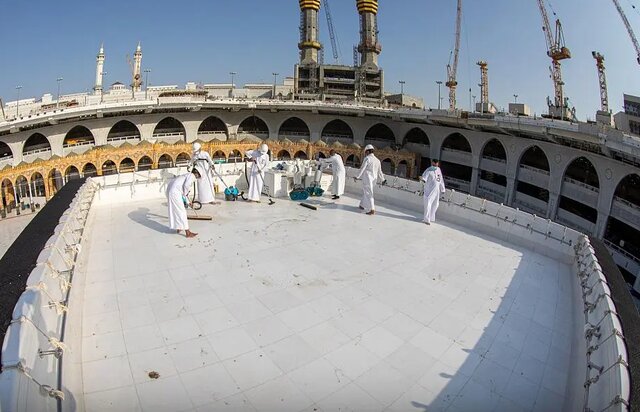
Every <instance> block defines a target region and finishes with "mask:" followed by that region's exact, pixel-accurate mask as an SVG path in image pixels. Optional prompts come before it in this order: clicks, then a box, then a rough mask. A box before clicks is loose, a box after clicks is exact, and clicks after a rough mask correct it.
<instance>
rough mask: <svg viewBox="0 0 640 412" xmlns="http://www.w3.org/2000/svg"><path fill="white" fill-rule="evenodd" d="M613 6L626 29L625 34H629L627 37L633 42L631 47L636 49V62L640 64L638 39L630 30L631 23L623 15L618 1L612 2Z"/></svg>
mask: <svg viewBox="0 0 640 412" xmlns="http://www.w3.org/2000/svg"><path fill="white" fill-rule="evenodd" d="M613 4H615V6H616V9H618V13H619V14H620V18H621V19H622V22H623V23H624V26H625V27H626V28H627V32H628V33H629V37H631V41H632V42H633V47H634V48H635V49H636V61H637V62H638V64H640V44H638V39H637V38H636V35H635V33H634V32H633V29H632V28H631V23H629V19H627V15H626V14H624V10H622V7H620V2H619V1H618V0H613Z"/></svg>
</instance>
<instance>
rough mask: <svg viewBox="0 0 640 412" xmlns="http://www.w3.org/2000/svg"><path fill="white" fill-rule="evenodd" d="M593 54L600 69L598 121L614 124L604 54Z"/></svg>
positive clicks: (609, 124) (608, 124)
mask: <svg viewBox="0 0 640 412" xmlns="http://www.w3.org/2000/svg"><path fill="white" fill-rule="evenodd" d="M591 55H592V56H593V58H594V59H595V60H596V67H597V69H598V82H599V85H600V110H598V111H597V112H596V122H597V123H599V124H605V125H607V126H611V125H613V117H612V116H611V111H610V110H609V93H608V91H607V77H606V75H605V67H604V56H603V55H602V54H600V53H598V52H595V51H592V52H591Z"/></svg>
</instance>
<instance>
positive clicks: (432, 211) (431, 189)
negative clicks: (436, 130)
mask: <svg viewBox="0 0 640 412" xmlns="http://www.w3.org/2000/svg"><path fill="white" fill-rule="evenodd" d="M439 164H440V162H439V161H438V159H433V160H432V161H431V167H429V168H427V169H426V170H425V171H424V173H423V174H422V176H421V177H420V180H422V181H423V182H424V195H423V199H424V217H423V219H422V221H423V222H424V223H426V224H427V225H430V224H431V222H435V221H436V211H437V210H438V206H439V205H440V194H441V193H444V192H445V187H444V177H443V176H442V171H441V170H440V167H439Z"/></svg>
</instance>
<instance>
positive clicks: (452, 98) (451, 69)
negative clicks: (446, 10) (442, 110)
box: [445, 0, 462, 111]
mask: <svg viewBox="0 0 640 412" xmlns="http://www.w3.org/2000/svg"><path fill="white" fill-rule="evenodd" d="M461 26H462V0H458V8H457V13H456V44H455V48H454V49H453V66H451V65H450V64H447V82H446V83H445V84H446V86H447V87H448V88H449V110H451V111H454V110H456V87H458V80H457V74H458V55H459V54H460V31H461Z"/></svg>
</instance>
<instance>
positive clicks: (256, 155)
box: [247, 150, 269, 202]
mask: <svg viewBox="0 0 640 412" xmlns="http://www.w3.org/2000/svg"><path fill="white" fill-rule="evenodd" d="M247 157H249V158H251V159H255V163H253V165H252V166H251V172H249V194H248V195H247V198H248V199H249V200H252V201H255V202H259V201H260V194H261V193H262V186H263V185H264V174H263V171H264V169H266V168H267V165H268V164H269V155H268V154H266V153H264V154H262V152H260V151H258V150H253V151H249V152H247Z"/></svg>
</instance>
